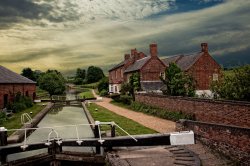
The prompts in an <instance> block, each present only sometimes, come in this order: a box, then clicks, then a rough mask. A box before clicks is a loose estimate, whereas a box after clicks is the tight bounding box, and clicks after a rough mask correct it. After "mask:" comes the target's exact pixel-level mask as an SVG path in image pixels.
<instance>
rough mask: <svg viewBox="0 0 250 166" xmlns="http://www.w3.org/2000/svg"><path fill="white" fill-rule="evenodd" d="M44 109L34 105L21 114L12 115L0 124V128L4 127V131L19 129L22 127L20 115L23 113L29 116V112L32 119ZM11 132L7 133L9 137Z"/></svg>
mask: <svg viewBox="0 0 250 166" xmlns="http://www.w3.org/2000/svg"><path fill="white" fill-rule="evenodd" d="M44 107H45V106H42V105H37V104H34V105H33V106H32V107H31V108H28V109H26V110H24V111H21V112H17V113H14V114H13V115H12V116H11V117H10V118H8V119H7V121H5V122H3V124H1V126H4V127H5V128H6V129H19V128H21V127H22V126H23V125H22V124H21V115H22V114H23V113H28V114H30V112H32V114H31V115H30V116H31V117H32V118H33V117H34V116H35V115H36V114H38V113H39V112H40V111H41V110H42V109H43V108H44ZM13 132H14V131H11V132H9V133H8V135H10V134H11V133H13Z"/></svg>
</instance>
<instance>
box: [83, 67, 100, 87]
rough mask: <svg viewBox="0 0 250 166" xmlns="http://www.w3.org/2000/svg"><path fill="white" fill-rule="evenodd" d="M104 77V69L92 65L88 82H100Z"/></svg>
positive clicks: (88, 73) (88, 72)
mask: <svg viewBox="0 0 250 166" xmlns="http://www.w3.org/2000/svg"><path fill="white" fill-rule="evenodd" d="M103 77H104V74H103V71H102V69H101V68H99V67H95V66H90V67H89V68H88V70H87V76H86V79H87V83H94V82H98V81H99V80H100V79H102V78H103Z"/></svg>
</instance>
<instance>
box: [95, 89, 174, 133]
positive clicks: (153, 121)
mask: <svg viewBox="0 0 250 166" xmlns="http://www.w3.org/2000/svg"><path fill="white" fill-rule="evenodd" d="M93 94H94V96H95V97H98V96H97V95H96V94H95V92H94V90H93ZM110 101H111V99H110V98H105V97H103V100H102V101H100V102H96V104H97V105H100V106H102V107H104V108H107V109H108V110H110V111H112V112H114V113H116V114H118V115H121V116H124V117H126V118H128V119H132V120H133V121H136V122H138V123H140V124H141V125H143V126H146V127H148V128H150V129H153V130H155V131H157V132H159V133H169V132H174V131H175V122H172V121H169V120H165V119H160V118H157V117H154V116H149V115H146V114H143V113H140V112H135V111H131V110H129V109H126V108H122V107H118V106H116V105H113V104H111V103H110Z"/></svg>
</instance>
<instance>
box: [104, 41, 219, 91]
mask: <svg viewBox="0 0 250 166" xmlns="http://www.w3.org/2000/svg"><path fill="white" fill-rule="evenodd" d="M170 63H176V64H177V65H178V66H179V67H180V68H181V70H182V71H184V72H186V73H188V74H189V75H191V76H192V77H193V78H194V80H195V84H196V89H197V90H209V87H210V83H211V81H212V80H218V78H219V77H220V75H221V72H220V70H221V68H220V65H219V64H218V63H217V62H216V61H215V60H214V59H213V58H212V57H211V55H210V54H209V52H208V45H207V43H202V44H201V51H200V52H197V53H193V54H186V55H185V54H181V55H175V56H171V57H169V58H165V59H162V60H161V59H159V57H158V52H157V45H156V44H151V45H150V56H146V55H145V54H144V53H142V52H139V53H138V52H137V50H136V49H132V50H131V54H125V56H124V61H122V62H121V63H119V64H117V65H116V66H114V67H113V68H112V69H110V70H109V92H110V93H119V91H120V89H121V84H122V83H124V82H128V79H129V77H130V76H131V74H132V73H134V72H138V73H139V74H140V78H141V80H140V81H141V87H142V90H143V91H159V90H160V89H161V88H162V87H163V83H162V82H161V81H160V79H159V76H160V75H163V74H164V73H165V69H166V67H168V66H169V64H170Z"/></svg>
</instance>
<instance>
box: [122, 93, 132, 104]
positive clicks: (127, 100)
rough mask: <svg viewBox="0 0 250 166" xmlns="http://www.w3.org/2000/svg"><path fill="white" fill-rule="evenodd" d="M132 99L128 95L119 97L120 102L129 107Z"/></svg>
mask: <svg viewBox="0 0 250 166" xmlns="http://www.w3.org/2000/svg"><path fill="white" fill-rule="evenodd" d="M132 100H133V98H132V97H131V96H128V95H121V96H120V102H121V103H123V104H126V105H130V104H131V103H132Z"/></svg>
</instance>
